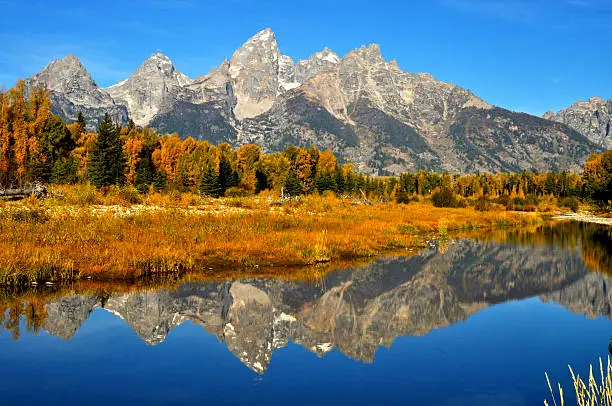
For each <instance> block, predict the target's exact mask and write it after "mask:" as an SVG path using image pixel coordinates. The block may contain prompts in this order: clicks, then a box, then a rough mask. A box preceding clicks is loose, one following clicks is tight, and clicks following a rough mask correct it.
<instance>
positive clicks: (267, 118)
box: [33, 29, 609, 175]
mask: <svg viewBox="0 0 612 406" xmlns="http://www.w3.org/2000/svg"><path fill="white" fill-rule="evenodd" d="M69 62H70V61H69ZM56 63H59V62H54V63H53V64H56ZM53 64H52V65H53ZM78 65H80V63H79V64H78ZM50 66H51V65H50ZM81 68H82V66H81V67H80V68H79V67H75V68H72V71H73V72H75V73H74V74H73V76H75V77H78V78H79V80H78V81H77V82H78V83H79V85H78V86H63V85H62V86H58V85H57V84H56V83H57V82H59V83H64V82H66V80H64V79H63V77H64V76H63V73H62V72H61V71H58V70H52V71H51V72H48V74H45V75H46V76H45V75H43V72H41V74H39V75H37V76H38V77H40V76H41V75H42V76H44V77H45V80H44V81H43V82H44V83H46V84H47V85H48V86H49V87H50V88H51V89H52V90H53V89H55V90H53V94H54V96H53V97H54V105H55V106H56V107H54V108H55V109H56V110H61V111H63V114H62V117H64V118H67V119H74V115H75V114H76V111H77V109H84V108H89V106H96V109H95V110H93V111H91V114H89V116H88V117H91V122H92V123H93V122H94V121H95V120H96V117H99V116H100V114H101V113H102V112H103V111H104V110H105V109H106V110H109V111H111V112H112V113H113V114H114V117H115V119H116V121H120V122H124V121H125V119H126V117H125V111H126V110H129V116H130V118H131V119H132V120H134V122H136V123H137V124H139V125H143V126H145V125H147V126H150V127H152V128H154V129H155V130H157V131H160V132H168V133H172V132H178V133H179V135H180V136H181V137H183V138H186V137H188V136H192V137H194V138H196V139H199V140H208V141H210V142H212V143H219V142H230V143H232V144H234V145H236V146H239V145H242V144H246V143H256V144H258V145H260V146H261V147H262V148H263V150H264V151H267V152H275V151H282V150H283V149H284V148H286V147H287V146H289V145H302V146H311V145H315V146H317V147H318V148H320V149H327V148H330V149H332V150H333V151H334V152H335V153H336V154H337V156H338V157H339V158H340V160H341V161H343V162H349V161H350V162H352V163H353V164H354V165H355V167H356V168H357V169H358V170H360V171H362V172H363V173H366V174H372V175H386V174H398V173H401V172H405V171H417V170H420V169H427V170H429V169H432V170H447V171H450V172H475V171H485V172H499V171H520V170H530V169H537V170H540V171H548V170H557V169H573V170H578V169H580V168H582V166H583V164H584V162H585V161H586V159H587V158H588V156H589V155H590V154H592V153H598V152H601V151H602V145H603V144H602V142H600V141H601V140H600V139H599V138H597V137H596V136H594V135H592V134H586V133H585V132H584V131H583V129H582V127H580V126H576V125H574V127H580V128H576V129H572V128H570V127H569V126H567V125H565V124H563V123H559V122H554V121H550V120H547V119H541V118H537V117H533V116H529V115H526V114H520V113H514V112H510V111H507V110H504V109H501V108H496V107H495V106H491V105H490V104H488V103H487V102H485V101H484V100H482V99H481V98H479V97H477V96H476V95H474V94H473V93H472V92H470V91H469V90H467V89H463V88H461V87H459V86H456V85H454V84H451V83H446V82H442V81H439V80H437V79H435V78H434V77H433V76H431V75H428V74H424V73H420V74H414V73H409V72H404V71H402V70H401V69H400V68H399V66H398V65H397V63H396V62H395V61H390V62H388V61H386V60H385V59H384V58H383V56H382V54H381V51H380V47H379V46H378V45H376V44H372V45H369V46H362V47H360V48H358V49H355V50H353V51H351V52H349V53H348V54H347V55H345V56H344V57H343V58H340V57H339V56H338V55H337V54H335V53H334V52H332V51H331V50H329V49H327V48H325V49H324V50H323V51H320V52H317V53H315V54H314V55H312V56H311V57H309V58H308V59H306V60H300V61H297V63H296V62H294V60H293V59H292V58H290V57H289V56H286V55H283V54H282V53H281V52H280V50H279V47H278V44H277V41H276V36H275V35H274V33H273V32H272V31H271V30H270V29H265V30H263V31H261V32H259V33H257V34H256V35H255V36H253V37H252V38H250V39H249V40H248V41H247V42H246V43H245V44H244V45H243V46H241V47H240V48H239V49H238V50H236V51H235V52H234V53H233V55H232V57H231V58H230V59H229V60H226V61H224V62H223V63H222V64H221V65H219V66H218V67H216V68H214V69H212V70H211V71H210V72H209V73H208V74H206V75H202V76H200V77H197V78H196V79H195V80H193V81H192V80H190V79H189V78H187V77H186V76H185V75H183V74H181V73H180V72H179V71H178V70H177V69H176V68H175V67H174V65H173V63H172V61H170V59H168V58H167V57H165V56H164V55H161V54H154V55H152V56H151V57H150V58H148V59H147V60H146V61H145V62H144V63H143V64H142V65H141V66H140V67H139V68H138V69H137V70H136V72H135V73H134V74H132V75H131V76H130V77H129V78H128V79H126V80H124V81H121V82H119V83H118V84H116V85H114V86H111V87H109V88H107V89H99V88H97V86H95V83H93V81H92V80H91V78H90V77H89V75H88V74H87V73H86V71H85V69H84V68H82V69H81ZM45 69H47V68H45ZM35 78H36V77H35ZM33 79H34V78H33ZM88 80H89V82H91V83H89V82H88ZM52 86H53V87H52ZM94 96H95V97H98V98H99V99H100V100H98V101H95V102H94V101H84V100H85V99H87V98H91V97H94ZM65 100H68V101H70V102H71V103H72V105H68V102H66V101H65ZM105 106H106V107H105ZM602 108H603V107H602ZM113 109H120V111H114V110H113ZM64 110H65V111H64ZM600 110H601V109H600ZM600 110H598V113H597V117H603V110H601V111H602V113H599V111H600ZM121 112H123V115H122V114H119V113H121ZM69 113H70V114H69ZM551 117H552V116H551ZM602 120H603V121H605V117H604V118H602ZM556 121H562V120H556ZM565 121H567V123H566V124H572V123H573V122H572V123H570V122H569V121H568V120H565ZM565 121H563V122H565ZM572 125H573V124H572ZM607 126H608V127H607V130H605V126H604V130H605V131H607V132H608V133H609V119H608V124H607ZM598 131H600V132H601V131H603V130H601V128H599V130H598ZM600 138H601V137H600Z"/></svg>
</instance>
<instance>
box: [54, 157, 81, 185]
mask: <svg viewBox="0 0 612 406" xmlns="http://www.w3.org/2000/svg"><path fill="white" fill-rule="evenodd" d="M78 170H79V165H78V163H77V161H76V159H74V158H73V157H68V158H60V159H58V160H57V161H55V164H54V165H53V169H52V171H51V179H50V180H51V182H53V183H60V184H74V183H77V181H78V180H79V176H78Z"/></svg>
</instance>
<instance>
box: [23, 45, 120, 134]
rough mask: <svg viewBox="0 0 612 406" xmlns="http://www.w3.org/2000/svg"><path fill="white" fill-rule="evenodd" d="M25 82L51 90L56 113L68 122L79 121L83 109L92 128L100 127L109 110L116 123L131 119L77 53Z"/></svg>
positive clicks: (48, 66)
mask: <svg viewBox="0 0 612 406" xmlns="http://www.w3.org/2000/svg"><path fill="white" fill-rule="evenodd" d="M25 82H26V87H28V88H31V87H33V86H38V85H41V84H42V85H43V86H45V87H46V88H47V89H49V90H50V91H51V105H52V108H51V110H52V112H53V113H54V114H57V115H59V116H60V117H61V118H62V119H64V120H66V121H73V120H76V118H77V115H78V113H79V112H81V113H83V115H84V116H85V120H86V122H87V125H88V127H89V128H90V129H93V128H95V127H96V126H97V124H98V121H99V120H100V119H101V117H102V116H104V114H105V113H109V114H110V115H111V117H112V118H113V120H114V121H116V122H120V123H123V122H126V120H127V110H126V109H125V108H124V107H122V106H117V105H116V104H115V102H114V101H113V99H112V98H111V97H110V96H109V95H108V94H106V93H105V92H103V91H102V90H101V89H100V88H99V87H98V85H97V84H96V82H94V80H93V79H92V78H91V75H90V74H89V72H87V69H85V67H84V66H83V64H82V63H81V61H80V60H79V58H77V57H76V56H75V55H66V56H65V57H64V58H62V59H57V60H55V61H53V62H51V63H50V64H49V65H47V66H45V67H44V68H43V69H42V70H41V71H40V72H39V73H38V74H36V75H34V76H32V77H31V78H29V79H27V80H26V81H25Z"/></svg>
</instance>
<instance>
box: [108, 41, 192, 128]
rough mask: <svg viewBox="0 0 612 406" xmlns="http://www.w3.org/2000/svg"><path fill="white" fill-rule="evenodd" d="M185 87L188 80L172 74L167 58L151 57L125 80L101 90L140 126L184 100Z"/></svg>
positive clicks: (185, 96) (156, 54)
mask: <svg viewBox="0 0 612 406" xmlns="http://www.w3.org/2000/svg"><path fill="white" fill-rule="evenodd" d="M189 84H191V79H189V78H188V77H187V76H185V75H183V74H182V73H180V72H179V71H178V70H176V68H175V67H174V65H173V64H172V61H171V60H170V58H168V57H167V56H165V55H162V54H160V53H155V54H153V55H151V56H150V57H149V58H148V59H147V60H146V61H144V62H143V63H142V65H140V67H138V69H136V72H134V73H133V74H132V75H131V76H130V77H129V78H128V79H126V80H124V81H121V82H119V83H117V84H116V85H114V86H111V87H109V88H107V89H104V90H105V91H106V92H107V93H108V94H109V95H110V96H111V97H112V98H113V99H114V100H116V101H117V102H119V103H121V104H123V105H125V106H127V108H128V110H129V113H130V118H131V119H132V120H133V121H134V123H136V124H137V125H141V126H144V125H147V124H149V122H150V121H151V120H152V119H153V117H155V115H156V114H158V113H159V112H160V111H162V110H163V109H165V108H170V107H171V106H172V104H173V103H174V102H175V101H176V100H183V99H188V98H189V94H188V93H189V92H188V90H187V89H186V88H185V87H186V86H187V85H189Z"/></svg>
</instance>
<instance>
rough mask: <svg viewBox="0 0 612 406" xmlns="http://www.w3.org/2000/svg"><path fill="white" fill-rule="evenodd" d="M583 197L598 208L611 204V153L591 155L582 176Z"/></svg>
mask: <svg viewBox="0 0 612 406" xmlns="http://www.w3.org/2000/svg"><path fill="white" fill-rule="evenodd" d="M582 177H583V182H584V192H585V195H586V196H587V197H588V198H590V199H591V200H592V201H593V202H594V203H595V204H597V205H598V206H600V207H606V206H608V207H609V206H610V205H611V204H612V151H607V152H604V153H603V154H599V155H592V156H591V157H590V158H589V160H588V161H587V163H586V164H585V166H584V172H583V174H582Z"/></svg>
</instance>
